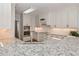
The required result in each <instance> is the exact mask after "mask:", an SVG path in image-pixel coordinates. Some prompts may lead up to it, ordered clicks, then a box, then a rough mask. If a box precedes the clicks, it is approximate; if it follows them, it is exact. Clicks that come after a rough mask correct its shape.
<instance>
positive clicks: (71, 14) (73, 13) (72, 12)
mask: <svg viewBox="0 0 79 59" xmlns="http://www.w3.org/2000/svg"><path fill="white" fill-rule="evenodd" d="M67 20H68V25H69V27H70V28H77V7H72V8H69V10H68V19H67Z"/></svg>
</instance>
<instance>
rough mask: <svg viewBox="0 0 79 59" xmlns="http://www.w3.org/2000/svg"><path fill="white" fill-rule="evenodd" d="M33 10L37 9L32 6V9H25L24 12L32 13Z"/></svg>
mask: <svg viewBox="0 0 79 59" xmlns="http://www.w3.org/2000/svg"><path fill="white" fill-rule="evenodd" d="M33 11H35V9H33V8H30V9H27V10H25V11H24V13H25V14H29V13H31V12H33Z"/></svg>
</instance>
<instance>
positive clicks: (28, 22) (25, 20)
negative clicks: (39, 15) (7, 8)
mask: <svg viewBox="0 0 79 59" xmlns="http://www.w3.org/2000/svg"><path fill="white" fill-rule="evenodd" d="M23 25H24V26H31V16H30V15H29V14H28V15H27V14H24V15H23Z"/></svg>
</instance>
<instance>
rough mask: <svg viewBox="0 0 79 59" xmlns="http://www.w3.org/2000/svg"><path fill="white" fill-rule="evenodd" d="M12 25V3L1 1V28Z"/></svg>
mask: <svg viewBox="0 0 79 59" xmlns="http://www.w3.org/2000/svg"><path fill="white" fill-rule="evenodd" d="M10 25H11V4H10V3H0V28H7V29H10V27H11V26H10Z"/></svg>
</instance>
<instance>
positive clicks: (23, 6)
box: [15, 3, 79, 13]
mask: <svg viewBox="0 0 79 59" xmlns="http://www.w3.org/2000/svg"><path fill="white" fill-rule="evenodd" d="M70 5H79V4H77V3H16V4H15V12H16V13H23V11H25V10H27V9H28V8H31V7H32V8H36V9H37V10H44V11H45V10H48V9H52V10H56V9H57V8H58V9H61V8H64V7H66V6H70Z"/></svg>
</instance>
